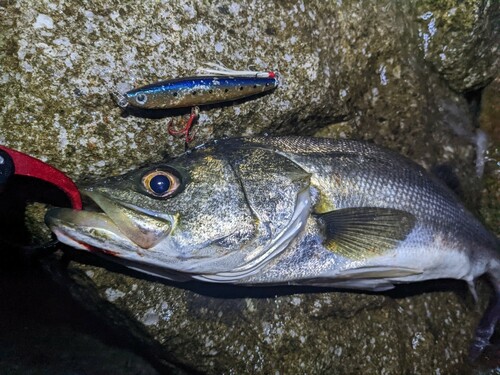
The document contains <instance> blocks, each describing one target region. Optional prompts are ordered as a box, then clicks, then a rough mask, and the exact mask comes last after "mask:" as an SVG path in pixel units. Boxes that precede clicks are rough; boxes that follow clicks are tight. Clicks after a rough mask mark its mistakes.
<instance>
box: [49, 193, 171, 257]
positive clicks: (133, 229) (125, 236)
mask: <svg viewBox="0 0 500 375" xmlns="http://www.w3.org/2000/svg"><path fill="white" fill-rule="evenodd" d="M81 192H82V196H84V197H85V198H86V199H87V200H90V201H91V203H90V204H89V206H92V205H93V204H95V206H96V207H97V208H98V210H97V211H96V207H91V209H90V210H88V209H84V210H72V209H64V208H55V209H53V210H50V211H49V212H47V215H46V217H45V220H46V223H47V225H48V226H49V227H50V228H51V229H52V231H53V232H54V233H55V234H56V235H58V234H59V236H60V237H64V238H65V239H66V240H67V241H62V242H65V243H68V242H72V243H73V245H75V244H74V242H75V241H76V242H77V243H79V244H80V246H76V247H78V248H80V249H84V250H89V249H88V246H92V247H93V248H106V241H105V238H106V233H108V235H109V238H110V241H112V242H113V245H115V246H119V242H120V241H123V242H124V246H125V247H126V248H130V247H131V246H133V247H137V249H136V250H137V251H140V250H141V249H142V250H148V249H151V248H153V247H154V246H156V245H157V244H158V243H159V242H161V241H163V240H164V239H165V238H167V237H168V236H169V235H170V234H171V232H172V230H173V228H174V226H175V223H176V221H177V220H176V217H175V216H174V215H168V214H157V215H156V214H155V213H153V212H151V211H148V210H146V209H142V208H139V207H137V206H135V205H132V204H130V203H127V202H122V201H120V200H118V199H116V198H114V197H113V196H111V195H109V194H107V193H106V192H102V191H97V190H90V189H82V190H81ZM92 230H93V234H90V232H91V231H92ZM97 234H100V236H97ZM59 236H58V238H59ZM68 238H69V239H68ZM120 238H121V240H119V239H120ZM96 242H97V245H96Z"/></svg>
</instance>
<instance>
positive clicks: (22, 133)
mask: <svg viewBox="0 0 500 375" xmlns="http://www.w3.org/2000/svg"><path fill="white" fill-rule="evenodd" d="M396 4H397V3H392V2H389V3H387V4H380V3H377V2H371V1H364V2H358V1H343V2H340V1H339V2H337V3H333V2H322V1H315V2H307V4H306V3H303V2H302V1H297V2H294V1H290V2H279V3H277V4H272V3H268V2H256V3H251V2H248V3H244V2H243V3H236V2H222V3H218V4H217V5H211V4H210V3H208V2H203V3H196V4H193V3H191V2H189V1H180V2H176V3H171V2H165V1H155V2H153V1H151V2H150V1H147V2H139V3H134V4H131V3H127V4H124V3H121V2H117V1H106V2H98V3H95V2H90V1H82V2H80V3H79V4H78V6H75V5H74V4H73V3H71V2H64V1H61V2H49V1H40V2H37V3H36V4H33V3H32V2H29V1H18V2H12V3H11V2H4V3H3V5H2V6H0V12H1V15H2V17H1V26H0V29H1V36H0V38H1V39H0V45H1V46H2V48H1V53H0V85H1V86H0V90H1V91H3V93H4V94H3V95H1V96H0V97H1V99H0V100H2V103H1V105H0V108H1V109H0V116H1V121H0V142H1V143H4V144H8V145H10V146H12V147H15V148H18V149H21V150H23V151H25V152H28V153H30V154H32V155H35V156H38V157H40V158H42V159H43V160H46V161H48V162H50V163H52V164H54V165H56V166H58V167H60V168H62V169H64V170H66V171H68V173H70V174H71V176H72V177H74V178H75V179H79V178H82V177H87V176H89V175H90V176H95V175H101V176H102V175H107V174H109V173H118V172H122V171H123V170H124V169H127V168H131V167H134V166H137V165H138V164H143V163H145V162H149V161H151V160H157V159H160V158H161V157H162V156H164V154H165V153H166V154H175V153H178V152H179V151H180V150H181V149H182V148H183V143H182V142H181V141H179V140H174V139H172V138H171V137H169V136H168V135H167V134H166V124H167V120H168V118H164V119H158V118H153V119H151V118H146V117H134V116H128V117H124V116H122V113H121V110H120V109H119V108H117V106H116V105H115V104H114V103H113V101H112V99H111V97H110V95H109V94H110V92H111V91H113V90H115V89H118V90H120V91H123V90H126V89H128V88H131V87H133V86H138V85H142V84H145V83H150V82H153V81H156V80H159V79H167V78H172V77H177V76H182V75H189V74H193V72H194V70H195V69H196V68H197V67H198V66H199V65H201V64H202V63H203V62H214V61H220V62H221V63H223V64H225V65H226V66H228V67H231V68H236V69H246V68H247V67H255V68H257V69H276V70H278V71H279V72H280V73H281V75H282V77H283V85H282V87H281V88H279V89H278V90H277V91H276V92H275V93H273V94H271V95H268V96H264V97H261V98H258V99H256V100H250V101H246V102H243V103H238V104H237V105H235V106H224V107H221V108H212V109H207V110H204V111H202V116H201V119H200V124H199V125H198V126H197V129H196V134H197V142H198V143H201V142H203V141H205V140H208V139H210V138H214V137H221V136H226V135H227V136H231V135H250V134H255V133H260V132H269V133H280V134H285V133H286V134H289V133H301V134H304V133H307V134H309V133H311V132H312V131H314V130H315V129H317V128H320V127H322V126H324V125H327V124H331V123H335V122H341V121H344V120H347V121H348V124H349V125H350V126H351V127H353V131H354V134H355V136H356V137H358V138H359V137H361V138H366V139H370V140H374V141H376V142H378V143H382V144H385V145H387V146H389V147H391V148H394V149H398V150H400V151H402V152H403V153H405V154H407V155H409V156H411V157H413V158H416V159H418V160H419V161H421V162H422V163H424V164H425V165H427V166H430V165H432V164H434V163H436V162H443V161H453V163H454V164H455V165H457V170H461V171H464V172H463V173H466V171H467V168H470V167H469V166H470V163H469V161H470V160H471V158H473V157H474V149H473V146H472V145H471V138H472V137H473V136H474V129H473V126H472V124H471V121H470V116H468V114H467V106H466V103H465V101H464V99H463V98H462V97H460V96H458V95H456V94H455V93H453V92H452V91H450V89H449V88H448V86H447V82H444V81H443V80H441V78H440V76H439V75H436V74H435V73H434V70H433V67H431V66H430V64H426V63H425V55H424V53H423V52H422V43H423V40H424V39H423V38H424V36H423V34H422V31H421V29H422V14H423V12H424V11H426V12H429V11H428V10H427V9H431V5H432V4H431V5H429V4H427V3H426V2H422V4H421V5H419V7H418V9H417V8H413V7H412V6H410V5H396ZM481 4H482V2H481V1H468V2H465V3H463V4H462V5H461V6H460V7H459V8H457V10H456V11H455V18H454V17H449V18H446V20H447V21H446V22H447V23H449V24H451V25H454V27H455V29H456V30H455V29H453V30H454V33H453V36H454V39H453V41H454V43H455V44H456V43H458V42H456V41H463V43H465V41H469V39H470V37H469V34H470V33H471V32H472V31H475V29H474V25H476V26H477V27H476V28H478V27H480V26H481V25H484V27H486V26H487V25H490V24H493V20H492V18H493V17H494V16H495V13H494V12H493V9H492V8H494V6H493V5H488V6H482V5H481ZM488 4H489V3H488ZM450 6H451V5H450ZM436 7H437V6H436ZM439 9H440V12H441V13H443V12H444V10H445V9H446V6H444V5H443V6H441V5H440V6H439ZM479 10H481V12H482V13H480V12H479ZM440 12H437V11H434V13H435V15H434V13H432V14H433V15H434V17H438V16H439V15H440V14H441V13H440ZM450 12H451V10H449V11H448V13H450ZM468 12H469V13H470V14H471V15H470V17H471V19H470V20H469V19H467V18H466V15H467V14H468ZM448 13H446V14H448ZM479 13H480V14H481V15H482V16H481V17H479V16H476V14H479ZM459 15H460V17H458V16H459ZM443 17H444V16H443ZM436 19H441V18H436ZM464 20H467V22H468V23H467V24H471V26H470V27H469V28H467V29H464V30H463V31H461V30H462V28H463V25H462V23H463V22H464ZM426 21H429V19H427V20H426ZM429 22H430V21H429ZM436 22H437V21H436ZM443 22H444V21H443ZM437 23H438V24H439V22H437ZM491 27H492V26H491ZM486 28H487V27H486ZM419 30H420V35H419ZM438 30H439V33H438V32H437V33H436V34H435V35H433V36H432V37H433V38H434V39H432V51H434V50H437V49H439V48H441V47H442V48H445V44H446V43H448V42H449V41H448V40H447V39H446V38H445V36H448V35H449V33H447V32H446V29H444V27H443V29H442V33H441V29H438ZM441 34H443V37H442V38H441V37H440V35H441ZM474 35H476V34H474ZM488 36H490V35H489V34H487V33H486V34H485V33H478V34H477V37H476V40H474V43H472V46H475V45H477V43H478V42H479V41H481V43H482V45H484V49H485V50H486V49H488V48H489V50H490V55H491V56H492V57H491V58H488V59H487V58H484V59H481V60H479V61H480V62H483V61H484V62H485V65H486V66H488V69H490V68H491V67H492V66H493V64H492V63H491V62H492V61H491V59H494V58H498V53H497V51H496V44H495V43H494V40H491V39H488V38H486V37H488ZM438 37H439V38H438ZM441 41H442V43H441ZM462 45H463V46H465V47H464V48H463V49H461V50H460V51H456V53H455V54H453V56H455V55H457V56H458V55H459V54H460V57H461V59H465V60H466V61H467V64H468V62H469V61H474V62H477V56H476V55H475V52H476V51H475V50H474V49H473V47H472V46H471V43H468V44H462ZM428 48H429V50H430V49H431V47H428ZM449 49H451V50H453V51H455V49H456V48H455V47H454V48H451V47H449ZM428 53H430V52H428ZM450 54H451V51H450ZM490 55H488V56H490ZM428 58H429V56H428ZM451 59H452V58H451V55H450V61H451ZM461 59H458V57H457V58H456V59H454V60H453V61H455V63H454V65H453V66H454V67H455V66H456V67H457V68H456V69H458V68H460V69H461V68H462V66H461V65H459V61H462V60H461ZM477 65H478V64H475V66H477ZM467 66H468V65H467ZM456 69H455V70H456ZM464 69H465V68H464ZM467 69H468V68H467ZM477 69H480V67H479V68H477ZM488 71H489V70H488ZM465 72H468V70H465ZM481 72H483V73H484V74H483V75H484V77H483V80H482V81H481V82H484V81H486V80H487V79H488V77H490V76H491V74H490V73H488V72H487V71H486V70H485V69H483V70H481ZM464 74H465V73H461V74H459V75H458V76H459V77H458V78H460V77H462V76H463V75H464ZM471 76H472V73H470V74H468V75H467V77H471ZM445 78H446V75H445ZM458 78H457V79H458ZM460 79H462V78H460ZM462 80H463V79H462ZM474 82H475V83H474V85H475V86H477V85H479V83H478V82H479V81H477V80H476V81H474ZM448 84H449V82H448ZM167 114H168V113H167ZM170 115H172V114H171V113H170ZM148 116H149V117H158V116H160V117H161V116H165V113H162V114H158V113H156V114H150V115H148ZM410 140H411V142H410ZM444 140H446V142H444ZM443 143H445V144H446V147H443ZM450 145H453V146H450Z"/></svg>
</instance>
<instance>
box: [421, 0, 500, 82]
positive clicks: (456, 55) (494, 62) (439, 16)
mask: <svg viewBox="0 0 500 375" xmlns="http://www.w3.org/2000/svg"><path fill="white" fill-rule="evenodd" d="M416 4H417V5H416V6H417V9H418V22H419V23H420V26H419V28H418V35H419V36H420V38H421V44H420V46H421V49H422V50H423V52H424V55H425V59H426V60H427V61H429V62H431V63H432V65H433V66H434V67H435V68H436V69H437V70H438V71H439V72H440V73H441V74H442V75H443V77H444V78H445V80H446V81H447V82H448V84H449V85H450V86H451V87H452V88H453V89H455V90H457V91H470V90H475V89H478V88H481V87H484V86H485V85H486V84H487V83H488V82H489V81H491V80H492V79H493V78H494V77H495V76H496V74H497V73H498V69H499V68H500V53H499V52H500V51H499V45H500V27H499V26H498V25H499V21H500V2H498V1H484V0H481V1H478V0H466V1H460V2H457V1H453V0H419V1H417V2H416Z"/></svg>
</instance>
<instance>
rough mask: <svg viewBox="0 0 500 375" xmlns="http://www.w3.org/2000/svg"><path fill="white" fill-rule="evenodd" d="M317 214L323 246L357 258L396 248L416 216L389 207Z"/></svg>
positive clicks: (365, 257) (409, 229)
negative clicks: (320, 223)
mask: <svg viewBox="0 0 500 375" xmlns="http://www.w3.org/2000/svg"><path fill="white" fill-rule="evenodd" d="M320 217H321V219H322V220H323V222H324V224H325V236H326V241H325V243H324V245H325V247H326V248H327V249H329V250H330V251H332V252H334V253H336V254H340V255H343V256H345V257H348V258H350V259H356V260H361V259H367V258H370V257H374V256H378V255H382V254H384V253H386V252H387V251H388V250H391V249H394V248H396V246H397V245H398V244H399V242H400V241H402V240H404V239H405V238H406V236H407V235H408V233H410V231H411V230H412V229H413V227H414V225H415V216H413V215H412V214H410V213H408V212H406V211H401V210H396V209H392V208H378V207H363V208H344V209H340V210H335V211H331V212H328V213H325V214H321V215H320Z"/></svg>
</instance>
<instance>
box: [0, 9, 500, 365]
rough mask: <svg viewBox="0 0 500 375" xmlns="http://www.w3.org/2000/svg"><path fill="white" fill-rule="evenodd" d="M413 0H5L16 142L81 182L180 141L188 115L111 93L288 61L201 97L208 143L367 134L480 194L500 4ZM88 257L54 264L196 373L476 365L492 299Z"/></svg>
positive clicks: (0, 120) (0, 44) (4, 44)
mask: <svg viewBox="0 0 500 375" xmlns="http://www.w3.org/2000/svg"><path fill="white" fill-rule="evenodd" d="M404 3H405V2H373V1H349V0H343V1H337V2H330V1H328V2H324V1H320V0H317V1H316V0H313V1H308V2H303V1H300V0H299V1H286V2H276V3H271V2H244V1H241V2H240V1H236V2H233V1H226V0H223V1H219V2H217V4H216V5H215V4H212V3H210V2H195V3H193V2H190V1H178V2H168V1H146V2H134V3H129V2H119V1H113V0H107V1H101V2H97V3H96V2H91V1H89V0H83V1H80V2H78V5H75V4H76V3H75V2H65V1H63V0H61V1H59V2H50V1H38V2H30V1H27V0H21V1H17V2H0V94H1V95H0V143H2V144H6V145H8V146H10V147H14V148H18V149H20V150H22V151H25V152H27V153H29V154H32V155H34V156H37V157H39V158H41V159H42V160H45V161H48V162H50V163H52V164H54V165H55V166H57V167H59V168H61V169H63V170H65V171H67V172H68V173H69V174H70V176H71V177H73V178H74V179H77V180H79V179H83V178H87V177H88V178H91V177H97V176H104V175H109V174H115V173H121V172H123V171H125V170H127V169H130V168H133V167H135V166H137V165H139V164H144V163H147V162H150V161H153V160H158V159H160V158H162V157H164V156H165V155H172V154H177V153H179V152H180V151H182V150H183V148H184V144H183V142H181V141H179V140H177V139H173V138H171V137H170V136H168V135H167V133H166V126H167V122H168V120H169V119H170V117H171V116H173V115H174V114H173V113H167V115H168V116H166V117H164V118H163V116H164V114H160V115H158V114H151V115H148V116H145V117H134V116H131V115H128V116H127V115H125V114H123V113H122V111H121V110H120V109H119V108H117V106H116V105H115V104H114V102H113V101H112V99H111V97H110V92H112V91H113V90H119V91H123V90H127V89H129V88H131V87H134V86H138V85H142V84H145V83H150V82H152V81H156V80H159V79H167V78H173V77H177V76H183V75H190V74H193V72H194V70H195V69H196V68H197V67H198V66H199V65H201V64H202V63H203V62H215V61H219V62H221V63H223V64H224V65H226V66H228V67H230V68H234V69H246V68H248V67H255V68H256V69H273V70H278V71H279V72H280V73H281V76H282V78H283V80H282V86H281V87H280V88H278V89H277V90H276V91H275V92H273V93H272V94H270V95H266V96H262V97H260V98H258V99H256V100H249V101H243V102H238V103H236V104H235V105H232V106H224V107H214V108H207V109H202V115H201V118H200V124H199V125H197V127H196V130H195V134H196V137H197V138H196V140H195V143H201V142H204V141H206V140H209V139H212V138H216V137H222V136H236V135H252V134H258V133H264V132H266V133H270V134H302V135H310V134H314V133H317V134H320V135H323V136H327V135H328V136H335V137H345V136H348V137H351V138H360V139H366V140H370V141H374V142H376V143H379V144H382V145H385V146H387V147H390V148H392V149H395V150H398V151H400V152H402V153H403V154H405V155H407V156H410V157H411V158H412V159H414V160H416V161H417V162H419V163H421V164H422V165H424V166H425V167H427V168H431V167H433V166H435V165H436V164H442V163H446V164H448V165H450V166H451V168H452V170H453V171H454V172H455V173H456V174H457V175H458V177H459V178H460V181H461V183H462V185H463V189H464V191H466V192H467V193H471V192H474V191H475V188H474V186H477V181H478V180H477V177H475V176H476V174H475V161H476V139H477V137H476V129H475V125H474V121H473V116H472V114H471V112H470V110H469V106H468V103H467V101H466V99H465V98H464V97H463V96H462V95H461V94H460V93H459V91H463V90H471V89H476V88H479V87H481V85H484V84H486V83H487V81H488V80H489V79H491V77H492V70H491V69H493V68H494V66H495V63H497V62H498V50H497V49H496V47H495V44H494V41H493V40H491V38H492V37H493V36H494V35H496V34H494V33H493V32H490V29H489V28H490V27H493V26H492V25H493V24H494V22H493V21H494V19H495V17H496V13H495V12H496V9H497V8H496V2H482V1H465V2H461V4H462V5H460V6H458V7H457V9H456V10H455V13H453V12H452V10H451V9H452V8H450V6H448V2H446V4H443V5H437V4H438V3H439V2H431V1H419V2H418V4H417V5H410V4H409V2H408V3H407V4H404ZM481 4H484V6H483V5H481ZM470 10H472V11H471V13H470V15H469V18H467V17H466V15H467V14H468V13H467V12H469V11H470ZM429 12H431V13H429ZM450 12H451V13H453V14H451V13H450ZM464 19H465V20H467V24H466V25H463V24H462V22H463V20H464ZM465 26H466V27H465ZM435 27H436V28H437V29H435ZM433 30H437V31H436V32H435V31H433ZM448 30H452V31H453V32H452V33H451V31H450V32H448ZM471 33H472V35H473V36H474V38H470V35H471ZM476 45H479V46H480V47H481V48H479V49H478V50H476V49H475V48H474V46H476ZM488 48H489V50H488ZM442 51H445V54H446V59H445V60H443V59H442V58H441V56H440V54H441V53H442ZM460 56H466V57H467V58H465V59H461V58H460ZM450 87H451V88H453V89H454V90H452V89H451V88H450ZM187 112H188V111H187ZM187 112H186V113H187ZM175 115H177V113H175ZM155 117H161V118H155ZM480 156H481V155H480ZM468 195H469V196H473V194H468ZM68 253H69V254H70V256H71V257H74V253H73V252H70V251H68ZM90 259H91V260H92V261H95V260H93V258H90ZM88 260H89V259H87V261H88ZM81 261H82V259H79V261H77V262H75V261H72V262H70V263H69V267H68V268H67V270H66V269H65V267H63V264H65V262H59V260H57V259H55V260H53V259H49V260H48V261H47V268H48V269H49V271H50V273H51V274H52V275H53V276H54V277H55V278H58V279H59V280H61V282H62V283H64V284H65V285H67V287H68V288H69V289H70V290H71V291H72V293H73V294H74V296H75V298H77V299H78V300H80V301H82V302H83V304H84V305H85V306H87V307H88V308H89V309H90V310H92V311H93V312H95V313H96V314H100V315H101V316H102V315H104V316H106V317H107V318H108V320H109V322H110V325H114V326H116V327H118V328H119V329H121V330H123V331H127V332H130V335H132V336H133V337H134V338H135V339H136V340H137V342H138V343H141V345H144V347H145V348H147V350H149V352H150V353H151V355H154V356H156V357H157V358H159V359H161V360H163V361H164V362H165V366H166V367H165V368H168V369H169V371H178V372H179V373H183V372H188V373H190V372H193V371H198V372H201V373H207V374H220V373H226V374H242V373H271V374H278V373H279V374H283V373H287V374H306V373H307V374H330V373H338V374H343V373H344V374H350V373H386V374H401V373H415V374H418V373H420V374H429V373H441V374H445V373H450V374H452V373H453V374H456V373H470V371H471V369H470V368H469V367H467V365H466V361H465V357H466V351H467V348H468V343H469V340H470V338H471V337H472V332H473V329H474V326H475V324H476V323H477V320H478V318H479V311H481V310H482V309H483V308H484V305H485V302H486V300H487V295H488V291H489V290H488V288H487V287H486V286H483V287H482V288H481V290H480V291H481V293H480V295H481V301H480V304H479V306H478V308H477V310H476V309H474V308H473V307H472V304H471V301H469V299H468V298H466V299H464V298H462V297H460V296H459V295H457V293H455V292H450V291H443V290H441V291H435V292H432V293H424V292H422V291H421V290H420V292H418V293H417V292H415V295H413V293H406V294H405V293H402V294H403V295H406V297H404V298H394V297H396V296H394V295H390V296H386V295H367V294H353V293H337V292H326V291H322V292H318V291H316V292H314V291H311V290H308V291H307V293H306V292H305V291H303V290H292V291H289V290H286V291H284V290H282V289H280V290H278V291H275V290H274V289H253V288H230V287H224V286H202V285H200V284H194V285H193V284H185V285H184V284H165V283H161V282H159V281H158V280H152V279H147V278H144V277H139V276H138V275H127V274H124V273H123V270H122V269H117V268H114V267H111V266H109V265H105V264H102V263H99V264H98V267H96V266H94V265H87V264H85V263H84V262H81ZM104 266H106V267H104ZM459 285H460V284H459ZM456 286H457V285H454V287H456ZM458 289H460V286H458ZM290 293H292V294H290ZM410 295H412V296H410Z"/></svg>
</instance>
